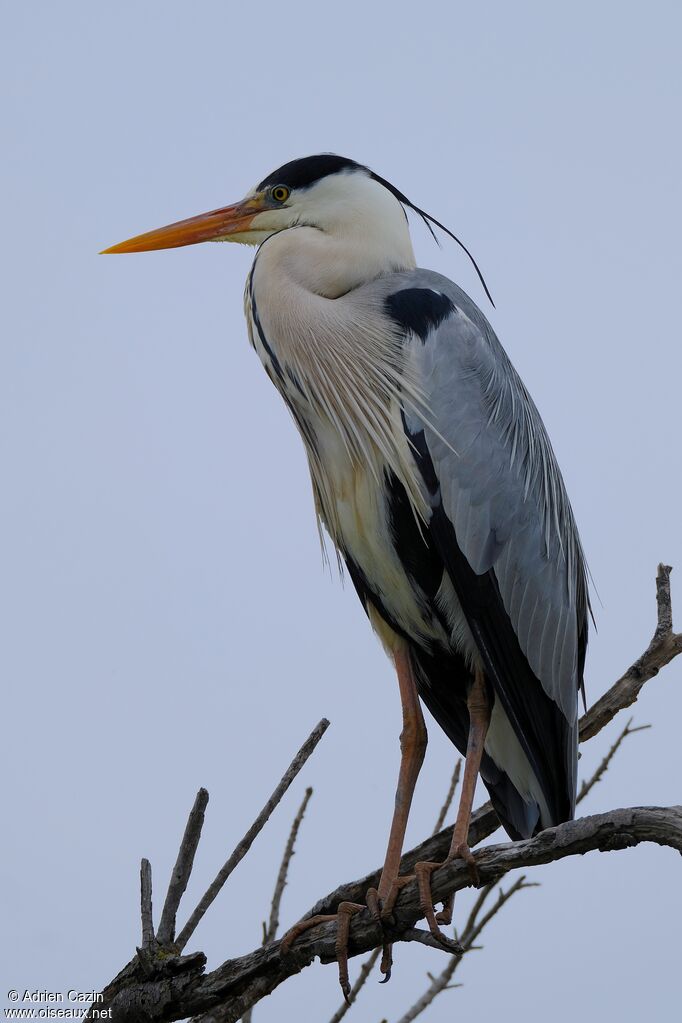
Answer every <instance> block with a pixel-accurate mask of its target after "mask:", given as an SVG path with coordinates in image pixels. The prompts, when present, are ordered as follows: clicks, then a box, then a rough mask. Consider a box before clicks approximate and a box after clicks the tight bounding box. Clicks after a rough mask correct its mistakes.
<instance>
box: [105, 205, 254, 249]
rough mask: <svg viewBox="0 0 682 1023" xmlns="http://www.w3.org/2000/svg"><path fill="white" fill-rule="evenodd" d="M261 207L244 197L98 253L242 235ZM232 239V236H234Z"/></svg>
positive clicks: (168, 246)
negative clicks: (231, 204) (218, 208)
mask: <svg viewBox="0 0 682 1023" xmlns="http://www.w3.org/2000/svg"><path fill="white" fill-rule="evenodd" d="M262 209H263V206H262V202H261V200H260V199H259V198H252V199H245V200H243V201H242V202H238V203H236V204H235V205H234V206H225V207H223V209H221V210H212V211H211V212H210V213H201V214H200V215H199V216H198V217H190V218H189V219H188V220H179V221H178V222H177V223H176V224H168V226H167V227H159V228H157V230H156V231H148V232H147V233H146V234H138V235H136V236H135V238H129V239H128V241H125V242H120V243H119V244H118V245H112V246H111V248H110V249H103V250H102V253H101V255H107V254H110V253H115V252H149V251H151V250H152V249H175V248H178V247H179V246H181V245H196V244H197V242H211V241H216V240H217V239H218V238H229V236H230V235H235V234H242V233H244V232H246V231H248V230H249V226H250V224H251V221H252V220H253V218H254V217H255V216H256V214H257V213H259V212H261V210H262ZM235 240H236V239H235Z"/></svg>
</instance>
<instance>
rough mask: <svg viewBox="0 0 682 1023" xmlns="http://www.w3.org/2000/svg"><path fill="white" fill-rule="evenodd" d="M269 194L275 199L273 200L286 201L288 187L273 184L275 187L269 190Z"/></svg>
mask: <svg viewBox="0 0 682 1023" xmlns="http://www.w3.org/2000/svg"><path fill="white" fill-rule="evenodd" d="M270 195H271V196H272V198H273V199H274V200H275V202H286V201H287V199H288V198H289V189H288V188H287V186H286V185H275V187H274V188H273V189H272V191H271V192H270Z"/></svg>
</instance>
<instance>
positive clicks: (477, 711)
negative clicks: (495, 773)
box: [414, 669, 490, 944]
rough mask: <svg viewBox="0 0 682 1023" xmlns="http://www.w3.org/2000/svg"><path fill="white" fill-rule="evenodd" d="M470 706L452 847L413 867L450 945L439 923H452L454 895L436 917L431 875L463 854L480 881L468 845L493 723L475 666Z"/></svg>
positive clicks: (433, 924)
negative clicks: (442, 856)
mask: <svg viewBox="0 0 682 1023" xmlns="http://www.w3.org/2000/svg"><path fill="white" fill-rule="evenodd" d="M467 707H468V708H469V738H468V741H467V752H466V760H465V762H464V778H463V780H462V791H461V795H460V800H459V809H458V811H457V819H456V821H455V827H454V831H453V833H452V841H451V843H450V850H449V852H448V855H447V856H446V858H445V859H444V860H443V863H429V862H424V863H417V864H416V865H415V868H414V872H415V874H416V876H417V882H418V885H419V905H420V907H421V909H422V911H423V913H424V916H425V917H426V920H427V922H428V925H429V927H430V928H431V932H432V934H433V935H434V936H435V937H437V938H438V939H439V940H441V941H443V942H444V943H446V944H449V939H448V938H447V937H446V935H444V934H443V932H442V931H441V930H440V928H439V926H438V924H439V923H445V924H449V923H451V921H452V910H453V905H454V895H452V896H451V897H450V898H449V899H448V900H447V902H445V903H444V904H443V912H442V913H439V914H438V916H436V913H435V911H434V908H433V897H432V895H431V875H432V874H433V872H434V870H437V869H438V868H439V867H442V866H443V865H444V864H445V863H449V862H450V860H454V859H456V858H457V857H461V858H462V859H463V860H465V862H466V863H467V864H468V865H469V872H470V874H471V880H472V882H473V884H475V885H477V884H478V883H479V877H478V870H477V867H476V860H475V859H474V856H473V853H472V852H471V849H470V848H469V844H468V835H469V822H470V819H471V807H472V805H473V801H474V791H475V789H476V779H477V778H478V772H479V769H480V766H481V757H482V756H483V746H484V743H485V737H486V734H487V732H488V726H489V724H490V703H489V701H488V694H487V692H486V686H485V679H484V677H483V672H482V671H481V670H480V669H476V672H475V674H474V681H473V684H472V686H471V689H470V691H469V696H468V698H467Z"/></svg>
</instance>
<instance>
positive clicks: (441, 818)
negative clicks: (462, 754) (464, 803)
mask: <svg viewBox="0 0 682 1023" xmlns="http://www.w3.org/2000/svg"><path fill="white" fill-rule="evenodd" d="M461 770H462V761H461V760H458V761H457V763H456V764H455V769H454V771H453V772H452V778H451V779H450V788H449V789H448V793H447V795H446V797H445V802H444V803H443V805H442V806H441V808H440V813H439V814H438V820H437V821H436V824H435V827H434V829H433V831H432V832H431V834H432V835H437V834H438V832H439V831H440V830H441V828H442V827H443V825H444V824H445V818H446V816H447V812H448V810H449V809H450V807H451V806H452V800H453V799H454V798H455V792H456V791H457V785H458V783H459V776H460V772H461Z"/></svg>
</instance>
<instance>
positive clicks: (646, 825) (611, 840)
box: [98, 806, 682, 1023]
mask: <svg viewBox="0 0 682 1023" xmlns="http://www.w3.org/2000/svg"><path fill="white" fill-rule="evenodd" d="M643 842H653V843H655V844H657V845H661V846H667V847H669V848H671V849H675V850H677V852H679V853H682V807H681V806H673V807H633V808H629V809H622V810H612V811H610V812H609V813H603V814H596V815H595V816H592V817H584V818H582V819H581V820H577V821H568V822H567V823H565V824H561V825H559V827H556V828H548V829H547V830H546V831H543V832H541V833H540V834H539V835H537V836H536V837H535V838H531V839H527V840H525V841H521V842H514V843H509V844H504V845H494V846H489V847H486V848H485V849H481V850H479V852H478V854H477V857H476V861H477V864H478V869H479V873H480V875H481V880H482V882H483V883H484V884H488V883H490V882H493V881H499V880H500V878H502V877H503V876H504V875H505V874H507V873H509V871H511V870H516V869H518V868H522V867H534V866H538V865H539V864H543V863H550V862H553V861H555V860H561V859H565V858H566V857H567V856H579V855H583V854H584V853H586V852H591V851H596V850H599V851H601V852H611V851H613V850H616V849H626V848H632V847H634V846H636V845H639V844H641V843H643ZM470 883H471V882H470V877H469V873H468V868H467V866H466V864H465V863H464V862H463V861H462V860H453V861H452V862H450V863H449V864H447V865H446V866H444V867H442V868H441V869H440V870H438V871H436V873H435V874H434V875H433V895H434V900H435V901H437V902H440V901H442V900H443V899H446V898H447V897H448V895H449V894H450V893H451V892H453V891H455V892H457V891H461V890H462V889H463V888H466V887H468V886H469V885H470ZM336 901H337V902H338V901H341V895H340V894H337V897H336ZM394 916H395V923H394V926H393V927H392V928H391V929H390V931H389V937H390V939H391V940H392V941H400V940H401V939H402V937H403V935H405V934H406V932H408V933H409V930H410V929H412V928H414V924H415V923H416V922H417V920H418V919H419V918H420V916H421V910H420V908H419V899H418V894H417V892H416V885H408V886H407V887H406V888H405V889H404V891H403V893H402V896H401V898H400V899H399V901H398V903H397V905H396V907H395V914H394ZM382 939H383V934H382V931H381V928H380V927H379V925H378V924H376V923H375V922H374V921H373V920H372V919H371V917H370V915H369V913H368V912H365V913H361V914H358V916H356V917H355V918H354V921H353V927H352V930H351V943H350V955H351V956H356V955H360V954H362V953H364V952H369V951H370V950H371V949H374V948H376V947H377V946H378V945H380V944H381V942H382ZM335 941H336V935H335V926H334V924H333V923H330V924H322V925H320V926H319V927H316V928H313V929H311V930H310V931H308V932H306V933H305V934H303V935H302V936H301V937H300V938H299V939H298V941H297V942H296V944H295V945H294V947H293V948H292V950H291V951H290V953H289V954H288V955H287V956H284V957H283V956H282V955H281V953H280V942H273V943H272V944H270V945H268V946H267V947H266V948H258V949H256V950H255V951H254V952H251V953H249V954H248V955H245V956H242V957H240V958H238V959H231V960H229V961H228V962H225V963H223V965H222V966H219V967H218V968H217V969H216V970H213V971H212V972H211V973H207V974H202V973H201V968H202V966H203V964H204V963H205V959H204V957H203V956H200V955H199V956H184V957H179V958H177V959H172V960H170V962H169V960H168V959H165V960H164V959H162V960H160V961H159V962H158V964H157V963H154V969H155V970H156V972H152V973H151V974H150V973H148V972H145V971H143V969H142V968H141V967H140V965H139V964H138V963H132V964H130V967H127V968H126V970H129V971H130V972H128V975H127V977H126V978H125V983H121V982H120V978H121V975H119V978H117V981H118V983H117V981H115V982H113V983H112V984H111V985H109V987H108V988H106V989H105V991H104V992H103V995H104V1002H103V1003H99V1004H98V1009H102V1008H111V1009H112V1014H111V1018H112V1019H114V1020H116V1021H118V1023H157V1021H160V1020H163V1021H168V1023H170V1021H172V1020H180V1019H184V1018H185V1017H186V1016H197V1017H198V1019H197V1020H196V1021H195V1023H199V1020H201V1023H212V1021H213V1020H217V1019H220V1021H221V1023H236V1021H237V1020H238V1019H240V1018H241V1016H242V1015H243V1014H244V1012H246V1010H247V1009H248V1008H249V1007H250V1006H252V1005H254V1004H255V1003H256V1002H258V1001H259V1000H260V999H261V998H264V997H265V996H266V995H268V994H270V993H271V992H272V991H274V990H275V988H276V987H278V986H279V985H280V984H281V983H283V982H284V981H285V980H287V978H288V977H291V976H293V975H294V974H296V973H299V972H300V971H301V970H302V969H304V968H305V967H306V966H309V965H310V964H311V963H312V962H313V960H314V959H315V957H319V958H320V960H321V961H322V962H327V963H328V962H333V961H335V956H336V952H335ZM124 972H125V971H124ZM218 1006H220V1010H221V1011H220V1015H219V1016H217V1015H216V1016H214V1015H213V1010H214V1009H215V1008H217V1007H218Z"/></svg>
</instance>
